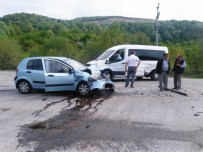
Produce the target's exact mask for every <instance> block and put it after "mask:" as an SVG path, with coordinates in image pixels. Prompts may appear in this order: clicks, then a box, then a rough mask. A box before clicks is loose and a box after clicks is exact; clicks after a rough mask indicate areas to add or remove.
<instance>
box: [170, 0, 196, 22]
mask: <svg viewBox="0 0 203 152" xmlns="http://www.w3.org/2000/svg"><path fill="white" fill-rule="evenodd" d="M198 1H200V0H196V1H194V2H193V3H192V4H190V5H189V6H188V7H186V8H185V9H184V10H183V11H181V12H180V13H179V14H178V15H176V17H175V18H177V17H179V16H180V15H182V14H183V13H185V12H186V11H187V10H189V9H190V8H191V7H192V6H193V5H195V4H196V3H197V2H198ZM175 18H174V19H175Z"/></svg>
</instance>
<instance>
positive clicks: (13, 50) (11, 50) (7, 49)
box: [0, 38, 20, 70]
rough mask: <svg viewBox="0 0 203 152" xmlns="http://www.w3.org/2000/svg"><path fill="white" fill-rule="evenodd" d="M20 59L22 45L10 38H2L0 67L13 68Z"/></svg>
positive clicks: (0, 41)
mask: <svg viewBox="0 0 203 152" xmlns="http://www.w3.org/2000/svg"><path fill="white" fill-rule="evenodd" d="M19 59H20V46H19V45H18V44H17V43H16V42H15V41H14V40H11V39H9V38H2V39H0V69H1V70H6V69H13V68H15V67H16V66H17V64H18V62H19Z"/></svg>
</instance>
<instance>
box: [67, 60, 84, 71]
mask: <svg viewBox="0 0 203 152" xmlns="http://www.w3.org/2000/svg"><path fill="white" fill-rule="evenodd" d="M64 61H65V62H66V63H68V64H69V65H70V66H72V67H73V68H74V69H77V70H85V69H87V67H86V66H85V65H83V64H82V63H80V62H78V61H75V60H73V59H70V58H68V59H65V60H64Z"/></svg>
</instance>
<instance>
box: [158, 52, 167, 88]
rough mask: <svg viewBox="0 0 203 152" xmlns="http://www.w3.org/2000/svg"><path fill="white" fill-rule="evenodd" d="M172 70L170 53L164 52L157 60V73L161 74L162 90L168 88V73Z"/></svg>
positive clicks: (160, 83)
mask: <svg viewBox="0 0 203 152" xmlns="http://www.w3.org/2000/svg"><path fill="white" fill-rule="evenodd" d="M169 72H170V62H169V60H168V54H167V53H164V54H163V58H162V59H160V60H159V61H158V62H157V65H156V73H157V74H158V75H159V87H160V91H163V90H167V88H168V74H169Z"/></svg>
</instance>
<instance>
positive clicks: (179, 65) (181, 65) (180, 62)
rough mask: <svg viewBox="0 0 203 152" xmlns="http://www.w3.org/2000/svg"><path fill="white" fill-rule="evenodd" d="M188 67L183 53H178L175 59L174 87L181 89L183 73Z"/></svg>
mask: <svg viewBox="0 0 203 152" xmlns="http://www.w3.org/2000/svg"><path fill="white" fill-rule="evenodd" d="M185 68H186V62H185V60H184V59H183V57H182V56H181V55H178V56H177V57H176V59H175V63H174V67H173V72H174V88H173V89H181V74H182V73H183V72H184V70H185Z"/></svg>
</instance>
